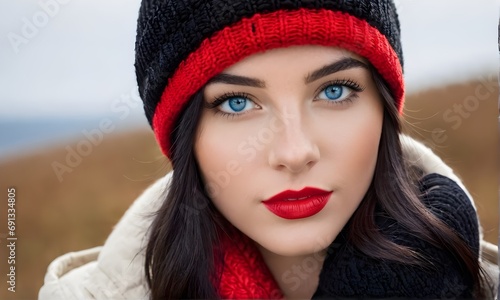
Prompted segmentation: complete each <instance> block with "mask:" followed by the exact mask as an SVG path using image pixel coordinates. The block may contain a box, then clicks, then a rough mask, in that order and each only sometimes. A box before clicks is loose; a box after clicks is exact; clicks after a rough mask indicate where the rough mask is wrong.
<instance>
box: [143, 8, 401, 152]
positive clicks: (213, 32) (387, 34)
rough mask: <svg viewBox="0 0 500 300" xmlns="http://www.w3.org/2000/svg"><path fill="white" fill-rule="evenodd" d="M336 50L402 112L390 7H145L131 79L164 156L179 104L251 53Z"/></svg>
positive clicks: (397, 43)
mask: <svg viewBox="0 0 500 300" xmlns="http://www.w3.org/2000/svg"><path fill="white" fill-rule="evenodd" d="M305 44H316V45H324V46H337V47H341V48H345V49H347V50H350V51H352V52H354V53H357V54H359V55H361V56H363V57H365V58H367V59H368V61H370V63H371V64H372V65H373V66H374V67H375V68H376V69H377V70H378V72H379V73H380V74H381V75H382V77H383V78H384V79H385V80H386V81H387V83H388V84H389V87H390V89H391V91H392V93H393V96H394V98H395V99H396V104H397V106H398V108H399V109H400V110H401V109H402V106H403V98H404V84H403V75H402V68H403V56H402V49H401V41H400V28H399V21H398V17H397V12H396V7H395V6H394V3H393V2H392V1H390V0H337V1H328V0H323V1H321V0H318V1H312V0H302V1H301V0H295V1H294V0H273V1H269V0H251V1H237V0H230V1H221V0H205V1H202V0H167V1H165V0H164V1H160V0H143V1H142V3H141V8H140V11H139V19H138V25H137V39H136V45H135V46H136V49H135V50H136V60H135V67H136V75H137V83H138V85H139V93H140V95H141V98H142V100H143V101H144V109H145V112H146V117H147V118H148V121H149V123H150V125H151V126H152V127H153V130H154V132H155V135H156V138H157V140H158V142H159V144H160V146H161V148H162V151H163V153H165V154H166V155H168V154H169V152H170V134H171V131H172V128H173V126H174V124H175V122H176V120H177V117H178V116H179V114H180V112H181V111H182V109H183V108H184V107H185V104H186V103H187V102H188V100H189V99H190V97H191V96H192V95H193V94H194V93H196V91H198V90H199V89H200V88H201V87H203V85H204V84H205V83H206V82H207V81H208V80H209V79H210V78H211V77H213V76H214V75H216V74H218V73H220V72H221V71H222V70H224V69H225V68H227V67H229V66H230V65H232V64H234V63H236V62H237V61H239V60H241V59H243V58H244V57H246V56H249V55H251V54H254V53H256V52H261V51H265V50H267V49H272V48H277V47H287V46H292V45H305Z"/></svg>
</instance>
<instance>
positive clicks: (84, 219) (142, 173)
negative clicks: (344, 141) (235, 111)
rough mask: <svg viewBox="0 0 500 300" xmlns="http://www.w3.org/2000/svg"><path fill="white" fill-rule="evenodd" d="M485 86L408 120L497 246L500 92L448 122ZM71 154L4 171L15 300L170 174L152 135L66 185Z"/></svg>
mask: <svg viewBox="0 0 500 300" xmlns="http://www.w3.org/2000/svg"><path fill="white" fill-rule="evenodd" d="M478 85H480V83H475V82H473V83H468V84H462V85H456V86H450V87H447V88H446V89H441V90H434V91H430V92H426V93H421V94H419V95H414V96H411V97H409V98H408V100H407V120H408V121H410V122H411V123H412V124H413V125H411V126H408V128H409V131H410V132H411V133H412V134H413V135H416V136H417V137H420V139H421V140H423V141H424V142H425V143H426V144H428V145H429V146H431V147H433V148H434V149H435V150H436V152H437V153H438V154H439V155H440V156H442V157H443V158H444V159H445V160H446V162H447V163H449V164H450V165H451V166H453V167H454V168H455V169H456V171H457V173H458V174H459V175H460V176H461V177H462V178H463V180H464V182H465V184H466V185H467V187H468V188H469V189H470V191H471V192H472V194H473V195H474V197H475V199H476V201H477V203H478V207H479V213H480V216H481V221H482V223H483V226H484V228H485V235H486V238H487V239H488V240H489V241H491V242H495V243H496V240H497V236H498V194H497V192H498V177H497V174H498V173H497V166H498V161H497V157H498V150H497V145H498V132H497V124H496V111H497V110H496V103H497V102H496V101H497V98H496V97H497V96H496V95H498V92H497V91H496V92H495V93H492V95H491V96H490V98H489V99H488V100H485V101H482V102H481V104H480V106H479V109H478V110H477V111H475V112H474V113H472V114H471V116H470V117H469V118H468V119H466V120H464V122H463V124H462V126H460V128H458V129H457V130H454V129H452V128H451V126H450V123H447V122H446V121H445V120H443V117H442V114H443V112H445V111H446V110H447V109H448V108H450V107H452V103H460V102H462V101H463V100H464V98H465V97H466V96H467V95H474V90H475V89H476V87H477V86H478ZM417 109H418V111H417ZM434 128H442V129H445V130H446V134H447V136H448V140H447V141H446V142H444V143H436V142H433V140H432V138H430V135H429V131H432V130H433V129H434ZM73 146H74V145H73ZM66 154H67V152H66V150H65V149H64V146H63V147H58V148H54V149H52V150H48V151H44V152H41V153H36V154H33V155H31V156H27V157H22V158H18V159H16V160H12V161H9V162H7V163H4V164H2V165H0V169H1V173H0V188H1V190H2V191H6V189H7V187H10V186H14V187H16V189H17V225H18V226H17V235H18V237H19V240H18V243H17V261H16V262H17V264H16V268H17V278H16V279H17V292H16V295H15V296H16V297H15V299H34V298H36V295H37V293H38V289H39V288H40V286H41V285H42V283H43V276H44V274H45V271H46V268H47V266H48V264H49V263H50V261H52V260H53V259H54V258H55V257H57V256H59V255H61V254H64V253H66V252H70V251H75V250H81V249H85V248H89V247H94V246H97V245H101V244H102V243H103V242H104V240H105V239H106V237H107V236H108V234H109V233H110V231H111V230H112V228H113V225H114V224H115V223H116V222H117V221H118V220H119V218H120V217H121V215H122V214H123V212H124V211H125V210H126V209H127V207H128V206H129V205H130V203H131V202H132V201H133V200H134V199H135V198H136V197H137V196H138V195H139V194H140V193H141V191H142V190H143V189H144V188H146V187H147V186H148V185H149V184H150V183H152V182H153V181H154V180H155V179H157V178H159V177H161V176H162V175H163V174H165V173H166V172H167V171H168V170H169V165H168V162H167V161H166V160H165V159H164V158H163V157H162V155H161V153H160V151H159V150H158V148H157V146H156V143H155V141H154V138H153V135H152V134H151V133H150V132H133V133H128V134H126V135H125V134H121V135H120V134H119V135H111V136H107V137H105V139H104V141H103V142H102V144H100V145H99V146H97V147H95V148H94V150H93V152H92V153H91V155H89V156H88V157H85V158H84V159H83V161H82V163H81V164H80V165H79V166H77V167H76V168H75V169H74V171H73V172H72V173H68V174H65V175H64V176H63V179H64V180H63V182H59V181H58V179H57V177H56V175H55V173H54V171H53V170H52V167H51V163H52V162H53V161H59V162H63V161H64V159H65V156H66ZM2 205H3V207H4V208H5V207H6V206H5V204H2ZM1 211H4V210H3V209H2V210H1ZM5 217H6V216H5V214H4V213H2V215H1V216H0V222H1V224H5V223H4V220H5ZM2 248H4V247H2ZM3 251H4V249H2V253H4V252H3ZM2 257H5V256H3V255H2ZM6 267H7V262H6V260H5V259H2V260H0V269H1V270H6ZM4 279H5V277H4ZM8 297H12V294H10V293H9V294H7V292H6V289H4V288H2V290H1V291H0V298H1V299H6V298H8Z"/></svg>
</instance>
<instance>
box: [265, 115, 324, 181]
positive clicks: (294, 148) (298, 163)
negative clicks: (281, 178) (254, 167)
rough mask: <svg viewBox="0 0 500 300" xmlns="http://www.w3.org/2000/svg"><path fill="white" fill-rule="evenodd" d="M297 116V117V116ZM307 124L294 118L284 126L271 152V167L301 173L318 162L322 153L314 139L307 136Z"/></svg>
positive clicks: (276, 137)
mask: <svg viewBox="0 0 500 300" xmlns="http://www.w3.org/2000/svg"><path fill="white" fill-rule="evenodd" d="M296 116H297V115H296ZM307 132H308V130H307V128H306V124H304V122H303V121H302V118H300V117H294V118H293V119H292V120H287V121H286V122H284V124H283V130H281V132H278V134H276V136H275V139H274V140H273V142H272V145H271V148H270V151H269V165H270V166H271V167H272V168H274V169H277V170H281V171H287V172H290V173H300V172H304V171H306V170H308V169H310V168H311V167H312V166H314V165H315V164H316V162H318V160H319V158H320V152H319V148H318V146H317V144H316V143H315V141H314V138H313V137H312V136H311V135H308V134H307Z"/></svg>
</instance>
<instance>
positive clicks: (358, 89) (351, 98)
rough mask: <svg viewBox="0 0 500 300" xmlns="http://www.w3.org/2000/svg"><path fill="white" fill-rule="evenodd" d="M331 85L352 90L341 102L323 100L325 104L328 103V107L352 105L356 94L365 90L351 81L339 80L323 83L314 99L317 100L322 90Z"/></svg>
mask: <svg viewBox="0 0 500 300" xmlns="http://www.w3.org/2000/svg"><path fill="white" fill-rule="evenodd" d="M331 85H339V86H345V87H348V88H350V89H352V92H351V94H350V95H349V96H348V97H347V98H345V99H343V100H341V101H328V100H324V101H326V102H328V104H329V105H345V104H349V103H352V101H354V99H356V98H357V97H358V93H360V92H362V91H364V90H365V88H364V87H363V86H361V85H359V84H358V83H356V82H355V81H354V80H352V79H341V80H338V79H337V80H332V81H328V82H325V83H324V84H323V85H321V86H320V87H319V88H318V89H317V90H316V93H315V94H316V97H315V99H317V97H318V95H319V93H321V92H322V91H323V90H325V89H326V88H327V87H328V86H331ZM319 100H323V99H319Z"/></svg>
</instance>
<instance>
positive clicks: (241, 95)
mask: <svg viewBox="0 0 500 300" xmlns="http://www.w3.org/2000/svg"><path fill="white" fill-rule="evenodd" d="M231 98H245V99H248V100H249V101H252V102H254V103H255V101H253V100H252V99H250V98H251V97H250V94H247V93H240V92H228V93H224V94H222V95H221V96H218V97H216V98H215V100H214V101H212V102H211V103H207V104H206V107H207V108H209V109H215V114H216V115H217V114H220V115H221V116H223V117H227V118H234V117H239V116H241V115H244V114H245V113H240V114H231V113H227V112H224V111H221V110H219V109H216V108H217V107H218V106H219V105H221V104H222V103H224V102H226V101H227V100H229V99H231ZM255 105H257V104H255ZM257 106H258V105H257Z"/></svg>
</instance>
